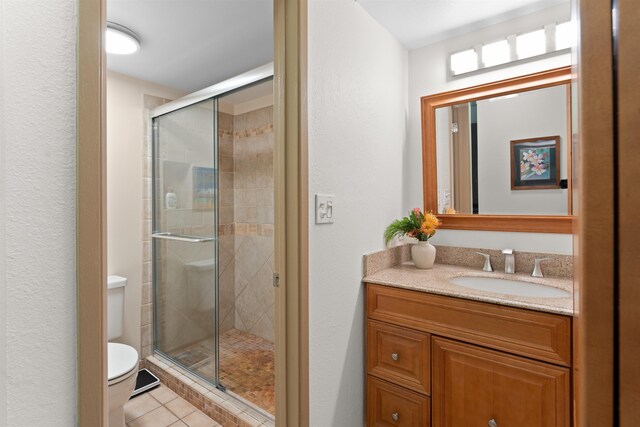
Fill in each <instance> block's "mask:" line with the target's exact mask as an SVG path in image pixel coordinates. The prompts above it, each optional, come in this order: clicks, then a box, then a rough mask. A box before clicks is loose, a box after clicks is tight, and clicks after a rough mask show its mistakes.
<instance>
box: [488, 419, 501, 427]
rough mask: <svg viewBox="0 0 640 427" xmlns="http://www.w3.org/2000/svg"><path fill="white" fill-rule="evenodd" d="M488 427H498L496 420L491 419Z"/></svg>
mask: <svg viewBox="0 0 640 427" xmlns="http://www.w3.org/2000/svg"><path fill="white" fill-rule="evenodd" d="M487 426H488V427H498V423H497V422H496V420H494V419H493V418H491V419H490V420H489V422H488V423H487Z"/></svg>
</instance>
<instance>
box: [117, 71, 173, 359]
mask: <svg viewBox="0 0 640 427" xmlns="http://www.w3.org/2000/svg"><path fill="white" fill-rule="evenodd" d="M144 94H149V95H154V96H158V97H163V98H168V99H176V98H179V97H180V96H182V95H183V93H182V92H179V91H176V90H173V89H169V88H166V87H162V86H158V85H155V84H153V83H149V82H145V81H142V80H138V79H134V78H131V77H128V76H124V75H122V74H118V73H113V72H109V73H108V74H107V242H108V251H107V254H108V255H107V256H108V274H110V275H112V274H117V275H119V276H123V277H126V278H127V279H128V283H127V287H126V292H125V323H124V335H123V336H122V337H121V338H120V339H118V340H117V341H120V342H124V343H126V344H129V345H131V346H133V347H134V348H136V349H137V350H138V351H140V349H141V334H140V330H141V283H142V281H143V269H142V265H143V262H144V261H143V252H145V250H146V252H147V257H148V259H149V262H150V260H151V257H150V252H149V247H146V249H145V248H143V239H142V236H143V228H142V227H143V221H150V220H151V216H150V212H147V213H144V212H143V204H142V200H143V185H144V186H147V185H150V180H147V181H143V140H144V133H145V116H144V105H143V95H144ZM149 224H150V223H149ZM149 272H150V268H149ZM149 272H147V274H148V273H149Z"/></svg>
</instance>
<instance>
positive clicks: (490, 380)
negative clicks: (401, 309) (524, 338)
mask: <svg viewBox="0 0 640 427" xmlns="http://www.w3.org/2000/svg"><path fill="white" fill-rule="evenodd" d="M570 376H571V375H570V371H569V369H568V368H563V367H560V366H555V365H550V364H548V363H544V362H537V361H534V360H530V359H527V358H524V357H519V356H513V355H510V354H505V353H501V352H498V351H494V350H487V349H485V348H482V347H478V346H474V345H469V344H464V343H460V342H457V341H452V340H448V339H444V338H433V399H432V403H433V408H432V409H433V418H432V423H433V425H434V426H436V427H451V426H486V425H490V424H489V421H490V420H493V421H494V423H495V425H497V426H507V427H509V426H518V427H569V420H570V409H569V408H570V405H571V403H570V397H569V393H570V383H569V381H570Z"/></svg>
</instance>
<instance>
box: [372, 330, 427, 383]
mask: <svg viewBox="0 0 640 427" xmlns="http://www.w3.org/2000/svg"><path fill="white" fill-rule="evenodd" d="M430 345H431V339H430V335H429V334H426V333H422V332H417V331H413V330H410V329H406V328H401V327H398V326H392V325H387V324H384V323H380V322H376V321H374V320H369V321H368V322H367V370H368V372H369V373H370V374H372V375H375V376H377V377H380V378H382V379H385V380H388V381H391V382H393V383H395V384H399V385H401V386H404V387H407V388H410V389H412V390H414V391H417V392H418V393H423V394H427V395H428V394H429V384H430V378H429V375H430V369H429V368H430V366H431V360H430Z"/></svg>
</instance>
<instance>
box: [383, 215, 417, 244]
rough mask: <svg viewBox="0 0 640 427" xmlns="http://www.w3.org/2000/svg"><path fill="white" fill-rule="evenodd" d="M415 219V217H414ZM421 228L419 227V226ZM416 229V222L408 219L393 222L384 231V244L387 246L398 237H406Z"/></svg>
mask: <svg viewBox="0 0 640 427" xmlns="http://www.w3.org/2000/svg"><path fill="white" fill-rule="evenodd" d="M414 218H415V215H414ZM418 227H419V226H418ZM415 228H416V226H415V224H414V220H413V219H411V218H408V217H404V218H402V219H397V220H395V221H393V222H392V223H391V224H389V226H388V227H387V229H386V230H384V243H385V244H387V243H389V242H390V241H391V239H393V238H394V237H396V236H404V235H405V234H407V233H409V232H410V231H412V230H414V229H415Z"/></svg>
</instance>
